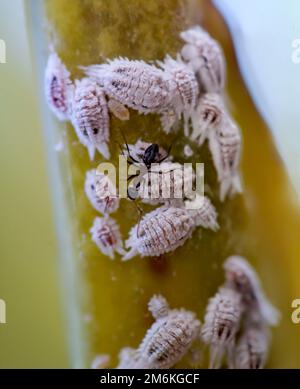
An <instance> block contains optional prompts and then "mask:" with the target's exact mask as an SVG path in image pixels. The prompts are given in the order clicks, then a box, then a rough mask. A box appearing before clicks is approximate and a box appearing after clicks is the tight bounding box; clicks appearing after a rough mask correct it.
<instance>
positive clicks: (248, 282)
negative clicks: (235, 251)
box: [224, 256, 280, 326]
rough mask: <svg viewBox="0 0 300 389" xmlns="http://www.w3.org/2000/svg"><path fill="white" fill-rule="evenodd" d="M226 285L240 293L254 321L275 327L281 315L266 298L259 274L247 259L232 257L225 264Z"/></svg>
mask: <svg viewBox="0 0 300 389" xmlns="http://www.w3.org/2000/svg"><path fill="white" fill-rule="evenodd" d="M224 269H225V277H226V285H228V286H229V287H231V288H234V289H235V290H236V291H238V292H239V293H240V294H241V296H242V299H243V304H244V305H245V306H246V307H247V308H248V309H251V312H252V318H251V319H252V321H255V322H258V323H261V322H264V323H265V324H268V325H271V326H275V325H277V324H278V321H279V318H280V314H279V312H278V311H277V309H276V308H275V307H274V306H273V305H272V304H271V303H270V301H269V300H268V299H267V298H266V296H265V294H264V292H263V290H262V287H261V284H260V281H259V279H258V276H257V274H256V273H255V271H254V269H253V268H252V267H251V265H250V264H249V263H248V262H247V261H246V259H245V258H243V257H240V256H231V257H229V258H228V259H227V260H226V261H225V263H224Z"/></svg>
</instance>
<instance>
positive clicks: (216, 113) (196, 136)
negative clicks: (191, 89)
mask: <svg viewBox="0 0 300 389" xmlns="http://www.w3.org/2000/svg"><path fill="white" fill-rule="evenodd" d="M225 115H226V110H225V106H224V102H223V99H222V97H221V96H220V95H219V94H217V93H205V94H204V95H202V96H201V98H200V99H199V101H198V104H197V107H196V108H195V110H194V112H193V115H192V126H193V132H192V134H191V135H190V139H191V140H192V141H193V142H196V143H197V144H198V145H199V146H201V145H202V144H203V142H204V141H205V139H206V138H207V136H208V132H209V131H215V130H217V129H218V128H220V127H221V125H222V121H223V118H224V116H225Z"/></svg>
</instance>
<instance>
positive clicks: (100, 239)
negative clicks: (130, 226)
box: [90, 216, 125, 259]
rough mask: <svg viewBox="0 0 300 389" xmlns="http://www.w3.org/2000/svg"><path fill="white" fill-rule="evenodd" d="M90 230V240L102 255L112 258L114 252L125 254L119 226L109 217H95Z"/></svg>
mask: <svg viewBox="0 0 300 389" xmlns="http://www.w3.org/2000/svg"><path fill="white" fill-rule="evenodd" d="M90 232H91V235H92V240H93V241H94V242H95V243H96V245H97V246H98V247H99V249H100V250H101V252H102V253H103V254H104V255H107V256H108V257H110V258H111V259H114V257H115V254H114V253H115V252H117V253H118V254H120V255H124V254H125V250H124V249H123V242H122V239H121V234H120V230H119V226H118V225H117V223H116V221H115V220H114V219H112V218H111V217H109V216H105V217H103V218H101V217H96V218H95V220H94V224H93V226H92V228H91V230H90Z"/></svg>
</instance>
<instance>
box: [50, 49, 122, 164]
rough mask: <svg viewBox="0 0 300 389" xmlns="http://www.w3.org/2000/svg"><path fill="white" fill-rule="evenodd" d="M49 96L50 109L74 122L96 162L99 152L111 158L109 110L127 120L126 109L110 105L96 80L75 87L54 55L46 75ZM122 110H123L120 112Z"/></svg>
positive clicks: (67, 72)
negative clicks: (96, 153)
mask: <svg viewBox="0 0 300 389" xmlns="http://www.w3.org/2000/svg"><path fill="white" fill-rule="evenodd" d="M45 94H46V99H47V102H48V105H49V107H50V109H51V110H52V112H53V113H54V114H55V115H56V117H57V118H58V119H59V120H61V121H71V122H72V124H73V126H74V129H75V131H76V134H77V136H78V139H79V141H80V143H81V144H82V145H84V146H85V147H86V148H87V149H88V152H89V155H90V158H91V159H94V155H95V150H98V151H99V153H100V154H102V156H103V157H104V158H107V159H108V158H109V156H110V153H109V150H108V145H107V144H108V141H109V115H108V109H110V110H111V112H113V113H118V114H117V115H118V118H121V119H122V120H127V118H128V117H127V115H126V111H127V110H126V109H125V107H124V109H123V110H122V109H121V108H120V107H119V105H118V104H117V103H114V102H111V103H110V104H108V103H107V100H106V96H105V94H104V91H103V90H102V88H101V87H100V86H99V85H98V84H97V83H96V82H95V81H94V80H92V79H89V78H83V79H81V80H75V82H74V83H72V81H71V79H70V73H69V71H68V70H67V68H66V66H65V65H64V64H63V63H62V61H61V60H60V59H59V57H58V55H57V54H56V53H52V54H50V56H49V58H48V63H47V67H46V72H45ZM118 107H119V108H118Z"/></svg>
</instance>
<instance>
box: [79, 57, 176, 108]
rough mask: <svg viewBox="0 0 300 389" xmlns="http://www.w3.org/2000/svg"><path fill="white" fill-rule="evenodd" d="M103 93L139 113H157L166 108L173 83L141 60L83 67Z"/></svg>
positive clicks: (171, 94) (119, 60) (120, 60)
mask: <svg viewBox="0 0 300 389" xmlns="http://www.w3.org/2000/svg"><path fill="white" fill-rule="evenodd" d="M84 69H85V72H86V74H87V75H88V76H90V77H93V78H95V79H97V80H98V82H99V83H100V84H101V85H102V86H103V88H104V90H105V93H106V94H107V95H108V96H109V97H111V98H114V99H115V100H117V101H118V102H120V103H122V104H124V105H126V106H128V107H130V108H132V109H135V110H137V111H138V112H139V113H144V114H148V113H160V112H163V111H165V110H166V109H168V108H169V105H170V102H171V99H172V97H173V96H174V92H175V90H176V84H175V83H174V81H173V80H172V79H171V78H170V77H169V75H167V74H166V73H165V72H164V71H163V70H161V69H159V68H157V67H156V66H154V65H148V64H146V63H145V62H144V61H130V60H128V59H127V58H118V59H114V60H112V61H109V62H108V63H107V64H102V65H91V66H89V67H87V68H84Z"/></svg>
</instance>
